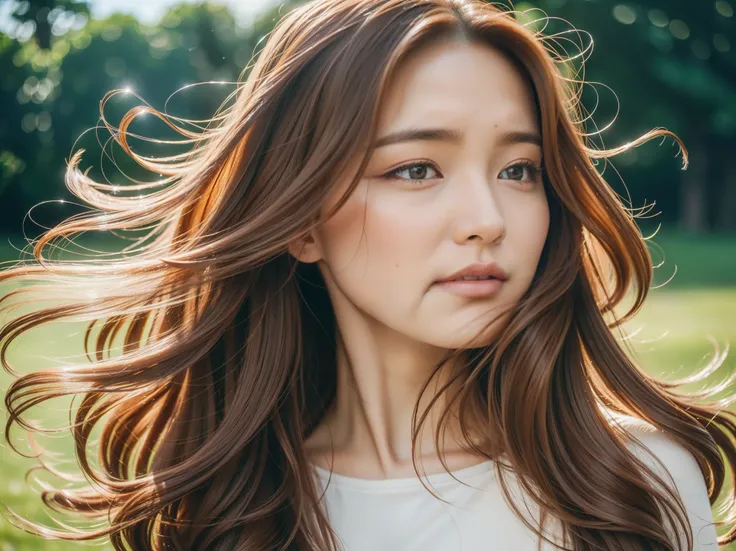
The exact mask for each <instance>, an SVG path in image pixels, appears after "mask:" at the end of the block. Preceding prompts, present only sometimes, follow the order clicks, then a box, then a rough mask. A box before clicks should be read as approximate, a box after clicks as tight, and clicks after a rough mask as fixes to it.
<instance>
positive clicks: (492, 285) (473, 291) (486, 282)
mask: <svg viewBox="0 0 736 551" xmlns="http://www.w3.org/2000/svg"><path fill="white" fill-rule="evenodd" d="M503 283H504V282H503V281H502V280H500V279H495V278H494V279H475V280H471V279H465V280H462V279H461V280H455V281H438V282H436V283H435V286H437V287H438V288H440V289H442V290H443V291H447V292H448V293H452V294H454V295H458V296H461V297H470V298H475V297H490V296H493V295H495V294H496V293H498V292H499V291H500V290H501V287H502V286H503Z"/></svg>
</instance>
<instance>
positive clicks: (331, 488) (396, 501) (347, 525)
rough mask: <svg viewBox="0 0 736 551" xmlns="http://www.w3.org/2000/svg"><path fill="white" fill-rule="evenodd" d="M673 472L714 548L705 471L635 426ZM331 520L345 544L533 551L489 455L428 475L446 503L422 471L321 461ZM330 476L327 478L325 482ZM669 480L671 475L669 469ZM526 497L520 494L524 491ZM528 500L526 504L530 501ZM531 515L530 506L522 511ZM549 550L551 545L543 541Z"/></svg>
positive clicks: (366, 549) (387, 549)
mask: <svg viewBox="0 0 736 551" xmlns="http://www.w3.org/2000/svg"><path fill="white" fill-rule="evenodd" d="M632 432H633V435H634V436H636V437H637V438H638V439H639V440H640V441H641V442H642V443H643V444H644V445H646V446H647V448H649V449H650V450H651V451H652V452H653V453H654V455H655V456H656V457H657V458H658V459H660V460H661V461H662V462H663V463H664V465H665V467H666V468H667V470H668V471H669V472H670V473H671V475H672V477H673V479H674V482H675V485H676V487H677V490H678V491H679V493H680V495H681V497H682V499H683V503H684V504H685V508H686V510H687V512H688V515H689V519H690V524H691V527H692V529H693V534H694V541H695V546H694V548H693V551H705V550H713V551H716V550H717V544H716V530H715V526H714V525H713V524H711V523H712V522H713V515H712V512H711V508H710V502H709V501H708V494H707V490H706V486H705V481H704V479H703V475H702V473H701V472H700V469H699V467H698V464H697V462H696V461H695V458H694V457H693V456H692V455H691V454H690V453H689V452H688V451H687V450H686V449H685V448H683V447H681V446H680V445H679V444H677V443H676V442H675V441H674V440H672V439H671V438H670V437H668V436H666V435H664V434H663V433H659V432H656V433H655V432H652V431H649V430H642V429H637V430H636V431H632ZM629 448H630V449H632V451H633V452H634V453H635V454H636V455H637V456H638V457H641V458H642V460H643V461H644V462H645V463H646V464H647V465H648V466H650V467H651V468H653V469H654V470H655V472H657V473H658V474H660V473H662V470H661V467H659V466H658V465H657V464H656V463H654V462H653V461H652V460H651V458H650V457H649V456H648V455H644V454H643V451H642V450H640V449H639V448H638V447H632V446H631V445H630V446H629ZM315 469H316V473H317V476H318V480H320V481H321V483H322V488H324V487H325V486H326V488H327V489H326V492H325V495H324V497H323V503H324V505H325V507H326V511H327V515H328V518H329V520H330V525H331V526H332V528H333V529H334V530H335V531H336V533H337V535H338V537H339V540H340V542H341V543H342V545H343V549H344V551H488V550H489V549H497V550H513V551H536V550H537V537H536V536H535V534H534V532H532V531H531V530H530V529H529V528H528V527H526V526H525V525H524V523H523V522H522V521H521V520H520V519H519V518H518V517H517V516H516V515H515V514H514V512H513V510H512V508H511V507H510V506H509V505H508V504H507V503H506V502H505V501H504V499H503V495H502V493H503V492H502V490H501V488H500V486H499V483H498V481H497V479H496V473H495V467H494V466H493V464H492V463H491V462H490V461H487V462H484V463H480V464H477V465H474V466H472V467H467V468H464V469H460V470H457V471H454V472H453V473H452V474H453V475H454V476H455V477H457V478H458V479H460V480H462V481H463V482H465V483H466V484H468V486H465V485H463V484H460V483H459V482H457V481H456V480H455V479H453V478H452V476H451V475H450V474H449V473H447V472H442V473H435V474H430V475H427V476H425V477H424V480H425V482H426V483H427V485H428V486H429V487H430V488H432V489H433V491H434V492H435V493H436V494H438V495H440V496H441V497H442V498H443V499H445V500H447V501H448V502H450V503H449V504H448V503H443V502H442V501H440V500H438V499H437V498H435V497H434V496H433V495H432V494H430V493H429V492H428V491H427V489H426V488H425V487H424V486H423V485H422V483H421V481H420V480H419V478H418V477H416V476H414V477H411V478H400V479H380V480H370V479H361V478H353V477H348V476H343V475H338V474H335V473H330V472H329V471H327V470H325V469H323V468H320V467H316V466H315ZM328 480H329V484H328ZM506 480H509V481H510V483H511V485H510V487H509V489H510V490H511V492H512V496H514V498H515V499H518V498H521V496H522V494H521V490H520V487H519V486H518V485H517V484H516V483H515V478H514V477H513V476H508V475H507V476H506ZM665 480H667V476H666V474H665ZM522 499H523V498H522ZM523 501H525V502H526V504H527V505H528V509H527V508H526V507H525V505H524V503H523ZM523 501H518V502H517V503H518V504H520V505H521V507H520V508H521V510H522V511H525V510H526V511H529V514H530V515H532V516H528V517H527V518H528V519H529V520H530V521H531V522H532V524H533V525H535V526H539V509H538V507H537V506H536V504H535V503H534V501H533V500H532V499H531V497H529V496H527V497H526V499H523ZM525 516H526V514H525ZM545 530H546V532H545V534H546V535H547V536H548V537H549V538H550V539H552V540H556V541H558V542H560V543H561V539H560V538H559V534H560V533H561V532H559V526H557V525H556V524H554V523H553V521H552V520H551V519H549V517H548V521H547V524H546V526H545ZM542 549H543V550H544V551H552V550H553V549H555V547H554V546H552V545H550V544H549V543H547V542H543V543H542Z"/></svg>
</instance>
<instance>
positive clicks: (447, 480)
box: [312, 460, 493, 491]
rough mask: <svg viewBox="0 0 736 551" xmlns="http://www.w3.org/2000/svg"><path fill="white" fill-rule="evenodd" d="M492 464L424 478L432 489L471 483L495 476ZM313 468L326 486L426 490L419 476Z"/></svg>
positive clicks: (356, 488)
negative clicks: (366, 474) (370, 475)
mask: <svg viewBox="0 0 736 551" xmlns="http://www.w3.org/2000/svg"><path fill="white" fill-rule="evenodd" d="M492 464H493V461H491V460H486V461H483V462H482V463H477V464H476V465H471V466H470V467H464V468H462V469H458V470H456V471H451V472H450V473H448V472H447V471H442V472H439V473H431V474H428V475H424V476H422V478H423V479H424V481H425V482H426V483H427V485H428V486H429V487H430V488H432V487H434V488H437V487H442V486H446V485H448V484H459V482H458V481H457V480H455V479H456V478H457V479H459V480H460V481H461V482H465V483H469V482H471V481H473V479H474V478H475V477H480V476H481V475H487V474H488V473H491V475H493V470H492V468H491V466H492ZM312 467H314V469H315V471H316V472H317V474H318V475H319V477H320V478H321V479H322V481H323V482H324V483H325V484H327V483H328V481H329V485H330V486H337V487H341V488H349V489H354V490H362V491H392V490H409V489H414V488H422V489H424V486H423V485H422V482H421V480H420V479H419V476H417V475H416V474H415V475H414V476H410V477H404V478H357V477H354V476H347V475H342V474H337V473H333V472H331V471H328V470H327V469H325V468H323V467H319V466H317V465H314V464H312ZM453 477H454V478H453Z"/></svg>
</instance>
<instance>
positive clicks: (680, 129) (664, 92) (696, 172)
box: [515, 0, 736, 232]
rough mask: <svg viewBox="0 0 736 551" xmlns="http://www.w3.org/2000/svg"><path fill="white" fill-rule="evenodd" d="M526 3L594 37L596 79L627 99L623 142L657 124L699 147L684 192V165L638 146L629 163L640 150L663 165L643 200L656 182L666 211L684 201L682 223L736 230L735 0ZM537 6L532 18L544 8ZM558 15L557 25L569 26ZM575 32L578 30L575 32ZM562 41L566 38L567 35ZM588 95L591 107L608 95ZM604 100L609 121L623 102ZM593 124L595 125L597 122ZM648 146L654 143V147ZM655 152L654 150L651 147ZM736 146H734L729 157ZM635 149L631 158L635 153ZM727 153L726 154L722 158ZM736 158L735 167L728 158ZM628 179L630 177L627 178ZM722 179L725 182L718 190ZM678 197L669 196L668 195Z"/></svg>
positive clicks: (645, 185) (589, 75) (553, 27)
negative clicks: (674, 180)
mask: <svg viewBox="0 0 736 551" xmlns="http://www.w3.org/2000/svg"><path fill="white" fill-rule="evenodd" d="M515 8H516V9H517V10H519V11H524V10H527V9H533V8H541V9H542V10H544V11H545V12H546V13H548V14H550V15H551V16H553V17H558V18H563V19H565V20H567V21H569V22H570V23H572V24H573V25H574V26H575V27H577V28H578V29H582V30H584V31H586V32H588V33H590V35H591V36H592V37H593V39H594V43H595V46H596V55H595V56H594V58H593V59H592V60H591V62H590V64H589V65H588V66H587V67H586V75H585V76H586V80H588V81H598V82H603V83H605V84H607V85H609V86H611V88H612V89H613V91H614V93H615V94H616V96H617V97H618V99H619V101H620V105H621V108H622V112H621V114H620V115H621V116H620V118H619V119H618V120H617V122H616V124H615V125H614V126H613V127H611V129H610V135H612V136H613V138H614V140H615V142H616V144H619V143H622V142H625V141H627V140H628V139H630V137H631V136H635V135H638V134H641V133H642V132H644V131H646V130H647V129H649V128H652V127H655V126H665V127H666V128H668V129H670V130H672V131H674V132H675V133H677V134H678V135H679V136H680V137H681V138H682V139H683V141H684V142H685V144H686V146H687V147H688V151H689V153H690V166H689V168H688V170H687V171H685V172H681V173H679V177H678V179H679V190H680V191H679V195H678V196H676V195H674V194H672V191H671V190H672V188H671V185H669V182H668V180H670V178H671V177H675V174H674V173H673V172H672V171H671V170H670V169H669V168H668V167H667V165H665V163H666V162H667V161H666V159H662V158H661V157H660V156H658V157H659V158H658V159H657V162H656V164H653V165H652V159H651V158H650V159H646V158H645V157H644V156H643V155H641V154H640V153H639V154H637V152H636V151H635V150H632V151H631V152H630V153H627V154H624V155H622V156H621V162H622V164H624V165H627V164H630V163H633V162H634V161H635V160H637V159H638V162H637V167H640V165H641V164H642V161H645V160H646V164H650V165H651V166H656V167H657V168H659V171H658V174H655V175H654V180H653V181H649V182H647V181H645V180H644V179H642V180H638V181H637V182H636V183H637V184H641V189H642V193H641V194H636V193H632V196H635V197H638V200H636V201H635V202H640V201H641V199H642V198H643V197H646V198H648V199H649V200H650V202H651V199H652V193H651V192H652V191H655V196H656V197H657V199H658V202H660V201H659V200H660V199H664V204H665V205H666V210H668V209H670V208H676V209H677V211H678V221H679V224H680V226H681V227H683V228H684V229H686V230H689V231H692V232H700V231H704V230H707V229H711V228H710V227H709V226H710V225H709V223H708V221H709V220H712V221H713V228H712V229H729V228H730V229H733V227H734V224H736V222H735V221H734V220H736V167H734V166H731V165H733V164H734V163H736V155H733V152H734V151H736V49H735V48H734V46H735V45H733V44H732V42H733V41H734V39H736V20H735V19H734V9H733V6H732V3H731V0H702V1H701V2H698V7H697V9H694V8H693V4H692V2H691V1H690V0H646V1H643V0H639V1H618V2H613V1H605V0H535V1H533V2H517V3H515ZM540 15H541V14H540V13H539V12H534V11H532V12H529V13H528V19H533V18H534V16H540ZM569 28H570V24H569V23H567V22H562V21H556V20H555V21H552V22H551V23H550V25H549V27H548V29H547V30H550V31H552V32H554V31H564V30H565V29H568V30H569ZM565 37H566V38H567V39H570V38H574V35H569V34H568V35H565ZM562 40H563V42H561V45H562V46H563V47H565V46H566V44H565V42H564V40H565V38H563V39H562ZM585 92H586V93H585V94H584V95H583V99H584V104H585V105H586V106H587V107H588V109H589V110H591V109H592V106H593V105H596V104H597V101H598V99H599V98H598V97H597V96H595V94H593V93H592V92H591V90H590V89H588V90H586V91H585ZM601 100H602V102H601V103H600V104H599V105H598V107H599V109H600V112H597V113H596V120H601V119H602V120H605V121H609V120H611V119H612V118H613V116H614V115H615V102H612V101H606V98H605V97H604V98H601ZM594 130H595V129H592V130H591V131H594ZM645 147H647V146H645ZM645 151H649V149H648V148H647V149H645ZM728 151H730V152H731V154H728V155H725V157H726V158H727V160H725V162H722V161H720V159H724V157H723V156H719V153H725V152H728ZM627 156H628V157H629V159H627ZM716 159H718V160H719V162H716V163H713V162H712V161H713V160H716ZM723 165H728V166H723ZM642 168H646V167H642ZM627 181H628V178H627ZM714 188H715V189H714ZM669 197H671V198H674V197H677V199H678V200H677V202H676V203H674V204H668V203H667V199H668V198H669Z"/></svg>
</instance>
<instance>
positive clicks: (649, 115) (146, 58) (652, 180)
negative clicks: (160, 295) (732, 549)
mask: <svg viewBox="0 0 736 551" xmlns="http://www.w3.org/2000/svg"><path fill="white" fill-rule="evenodd" d="M2 1H5V2H13V6H14V9H13V12H14V14H15V15H14V16H15V17H16V18H17V22H16V27H15V28H11V30H10V31H9V32H8V33H7V34H6V35H2V36H0V100H1V101H0V193H3V199H4V201H2V202H0V217H1V218H0V220H1V222H0V223H2V224H4V225H5V230H6V231H7V230H12V231H18V230H19V229H20V220H21V218H22V216H23V215H24V214H26V212H27V211H28V209H29V208H30V207H31V206H33V205H35V204H37V203H39V202H41V201H44V200H48V199H56V198H66V197H69V196H68V192H67V190H66V189H65V187H64V185H63V180H62V177H61V174H62V172H63V169H64V164H65V163H64V160H65V159H66V158H68V157H69V155H70V153H71V152H72V149H73V148H79V147H84V148H86V149H87V150H88V154H87V155H86V156H85V159H86V160H87V163H88V164H87V163H85V164H86V165H87V166H89V165H91V166H92V167H93V169H92V170H93V176H95V177H97V178H100V179H101V180H103V181H104V180H110V181H115V182H118V183H120V184H121V185H123V184H124V183H125V181H126V174H127V175H128V176H131V177H134V174H135V167H133V166H132V164H131V163H130V161H129V159H127V158H126V157H125V156H124V155H116V156H115V157H114V162H115V164H117V165H118V167H119V168H118V167H116V166H115V164H113V160H112V159H111V158H108V157H101V158H95V157H93V156H92V151H93V150H94V149H95V148H96V149H97V151H98V152H99V145H98V144H97V136H95V134H94V133H93V132H88V133H86V134H84V135H83V136H82V138H81V139H80V140H79V141H78V142H77V139H78V138H80V135H82V134H83V133H84V131H85V130H87V129H89V128H91V127H94V126H95V121H96V120H97V118H98V115H99V107H98V106H99V101H100V99H101V98H102V97H103V96H104V95H105V93H106V92H108V91H109V90H112V89H120V88H125V87H130V88H131V89H132V90H133V91H135V92H136V93H138V94H140V96H141V97H142V98H143V99H144V100H146V101H148V102H150V103H151V104H152V105H153V106H154V107H155V108H158V109H163V108H164V104H166V109H167V110H168V111H169V112H170V113H172V114H174V115H176V116H179V117H184V118H194V119H207V118H209V117H211V116H212V114H213V113H214V112H215V110H216V109H217V107H218V106H219V105H220V103H221V102H222V101H223V100H224V99H225V98H226V97H227V96H228V94H230V93H231V92H233V90H234V83H233V81H235V80H236V79H237V78H238V75H240V73H241V72H243V71H244V70H246V71H247V70H248V66H249V62H250V61H251V60H252V58H253V55H254V54H257V52H258V51H259V49H260V48H261V47H262V46H263V45H265V38H266V36H267V35H268V34H269V33H270V32H271V30H272V29H273V27H274V25H275V24H276V22H277V21H278V20H279V18H280V17H281V16H282V15H283V13H285V12H286V11H288V10H289V9H290V8H292V7H293V6H294V5H297V4H299V3H301V2H300V0H286V1H285V2H283V3H282V5H280V6H276V7H274V8H272V9H270V10H268V11H266V12H264V13H263V14H262V15H261V17H259V18H257V19H256V20H255V21H253V22H252V23H250V24H248V25H247V26H241V25H239V24H238V23H237V22H236V21H235V20H234V18H233V17H232V15H231V14H230V13H229V12H228V10H227V9H226V8H224V7H222V6H217V5H211V4H208V3H206V2H205V3H200V4H189V3H186V4H182V5H179V6H175V7H173V8H172V9H170V10H169V11H168V12H166V14H165V15H164V16H163V18H162V20H161V21H160V23H159V24H157V25H154V26H149V25H142V24H140V23H139V22H138V21H137V20H136V19H135V18H133V17H131V16H128V15H120V14H117V15H113V16H111V17H108V18H106V19H104V20H90V21H88V20H87V16H86V13H87V11H86V10H87V8H86V3H84V2H80V1H73V0H63V1H62V0H59V1H56V2H48V0H45V1H37V2H27V1H24V2H19V1H17V0H0V2H2ZM734 2H736V0H703V1H702V2H701V3H699V7H698V9H697V10H695V9H693V8H692V6H691V5H690V2H689V0H533V1H529V2H526V1H517V2H515V7H516V9H517V10H519V11H520V12H522V11H524V10H527V9H529V8H534V7H538V8H541V9H543V10H544V11H545V12H546V13H548V14H550V16H551V17H552V19H551V21H550V22H549V25H548V26H547V28H546V29H545V33H550V32H551V33H554V32H560V33H563V32H564V31H569V30H570V23H572V24H573V25H574V26H575V27H576V28H579V29H582V30H583V31H586V32H589V33H590V34H591V35H592V36H593V37H594V39H595V45H596V52H595V55H594V56H593V59H592V60H591V61H590V62H589V63H588V64H587V65H586V70H585V75H584V77H585V80H586V82H588V83H589V84H588V85H587V86H586V87H585V88H584V90H583V102H584V105H585V106H586V107H587V108H588V110H592V109H593V108H594V107H596V105H597V108H596V111H595V122H596V123H598V124H599V125H600V126H605V125H607V124H608V123H609V122H610V121H611V120H612V119H613V118H614V116H616V107H617V105H616V101H615V100H616V98H617V99H618V100H619V101H620V105H621V112H620V114H619V115H618V118H617V119H616V123H615V124H614V125H612V126H611V127H610V128H608V129H607V130H606V131H605V132H604V133H603V134H602V135H598V136H594V139H593V142H594V143H595V144H596V146H597V147H602V146H603V145H604V144H603V138H604V137H605V141H606V143H605V146H608V147H611V146H614V145H620V144H622V143H625V142H627V141H629V140H631V139H632V138H633V137H636V136H638V135H640V134H642V133H644V132H646V131H647V130H649V129H650V128H652V127H657V126H664V127H667V128H669V129H671V130H673V131H674V132H676V133H677V134H678V135H680V136H681V137H682V138H683V140H684V141H685V143H686V145H687V146H688V149H689V150H690V152H691V166H690V168H689V169H688V170H687V171H686V172H681V171H680V170H679V168H680V166H679V163H677V162H673V156H674V154H675V153H676V150H675V149H673V148H671V147H670V148H666V149H665V150H664V151H663V150H662V149H661V148H658V147H657V143H651V144H649V145H645V146H642V147H641V148H637V149H632V150H630V151H629V152H627V153H624V154H622V155H621V156H619V157H618V158H617V159H615V165H616V169H618V168H620V169H621V173H622V175H623V176H624V178H623V179H624V181H625V183H626V186H627V188H628V191H630V192H631V197H632V202H633V205H632V206H640V205H642V203H647V202H648V203H651V202H652V200H654V199H656V201H657V204H658V207H659V209H658V210H661V211H662V212H663V216H661V217H658V218H657V220H658V221H659V220H660V218H661V219H663V220H664V221H669V220H672V219H674V218H675V217H676V218H677V219H678V220H679V221H680V222H681V224H682V225H683V226H684V227H686V228H688V229H691V230H694V231H698V230H703V229H725V228H733V227H734V225H736V215H735V214H734V213H736V155H734V151H736V137H735V136H734V135H735V134H736V82H734V81H735V80H736V51H735V50H734V47H733V46H734V45H733V42H734V41H735V40H736V33H735V32H734V30H735V29H734V24H735V23H736V18H734V13H733V3H734ZM52 5H53V7H50V6H52ZM44 7H45V8H49V11H48V12H47V13H46V16H45V18H44V16H43V13H44V12H43V9H44ZM75 10H76V11H75ZM39 14H41V16H39ZM527 15H528V17H527V24H530V25H535V23H533V22H532V21H531V20H533V19H534V17H535V16H537V17H539V16H542V15H543V14H542V13H540V12H536V13H535V12H527ZM39 17H41V18H40V19H38V18H39ZM560 19H562V21H561V20H560ZM37 21H42V22H43V21H45V22H47V23H49V24H50V35H49V36H50V38H49V41H48V43H46V42H45V39H43V38H42V36H43V31H41V34H40V35H39V31H38V23H37ZM567 21H569V22H570V23H567ZM29 25H30V26H29ZM32 27H34V28H35V31H36V32H35V33H34V32H31V31H33V30H34V29H33V28H32ZM31 38H33V39H31ZM555 40H556V41H557V42H556V43H557V47H558V48H565V49H566V50H567V51H568V53H569V54H571V55H574V54H575V53H577V50H578V49H579V48H580V47H581V46H583V47H584V46H585V45H586V44H587V42H588V39H587V38H586V36H585V35H584V34H581V35H575V34H573V33H569V32H568V33H567V34H559V35H558V36H557V37H556V38H555ZM571 41H572V42H576V43H577V46H573V45H572V44H571ZM580 78H582V75H580ZM212 81H214V82H212ZM202 82H204V83H209V84H203V85H197V86H186V85H189V84H194V83H202ZM595 83H604V84H605V85H610V86H611V88H612V89H613V91H614V93H615V94H616V97H614V96H613V94H612V93H611V92H610V91H607V90H606V89H605V87H604V85H601V84H595ZM177 91H180V93H177V94H176V95H175V96H174V97H172V98H169V96H170V95H171V94H173V93H174V92H177ZM597 94H599V96H600V97H597ZM167 98H169V99H170V101H168V103H167ZM598 100H600V101H599V102H598ZM139 103H140V101H139V100H138V99H136V98H135V97H134V96H132V95H131V96H127V99H126V97H116V98H115V100H114V101H112V102H110V105H109V106H108V109H107V110H106V113H107V114H108V116H109V119H110V120H111V121H112V122H113V123H115V122H116V117H119V116H120V115H121V114H122V113H123V112H124V111H125V110H127V109H128V108H130V107H132V106H133V105H137V104H139ZM134 126H135V128H136V129H138V130H140V133H141V134H143V135H146V136H151V135H153V136H154V137H163V136H165V133H166V132H167V129H166V128H165V125H163V124H162V123H159V122H158V121H157V120H155V119H154V118H152V117H149V118H146V117H143V118H142V119H141V120H140V121H136V122H135V123H134ZM132 130H133V129H132ZM588 131H589V132H592V133H594V132H596V131H597V127H596V126H595V125H594V124H593V123H592V122H591V123H590V124H589V128H588ZM99 138H100V139H107V138H108V136H107V133H106V131H103V132H100V133H99ZM75 142H76V143H75ZM132 145H133V146H134V148H135V149H136V150H137V151H141V152H142V153H145V154H151V153H161V152H162V151H161V149H160V148H159V149H156V147H157V146H156V145H155V144H146V143H143V142H140V140H138V141H137V142H136V141H134V142H133V143H132ZM669 145H670V146H671V145H672V142H671V141H670V143H669ZM141 148H143V149H141ZM146 148H148V149H146ZM109 153H111V152H109ZM100 160H102V162H99V161H100ZM105 167H106V168H105ZM600 168H601V170H606V171H609V168H608V165H607V164H605V163H602V164H601V165H600ZM103 170H104V171H105V172H104V174H103V172H102V171H103ZM610 170H611V171H612V170H613V167H611V169H610ZM614 176H615V172H614V173H610V172H606V177H607V178H608V179H609V181H611V184H612V185H613V186H614V187H615V188H617V190H618V191H620V193H621V194H622V195H625V192H626V191H627V190H623V189H620V188H619V187H618V183H617V182H616V179H615V178H613V177H614ZM673 182H679V183H680V185H679V189H680V192H679V193H673V190H674V189H676V187H673ZM53 209H56V211H55V212H56V214H58V215H59V216H63V217H66V216H67V215H69V214H70V213H69V212H67V209H66V207H65V209H64V210H62V209H59V208H57V207H52V212H49V216H52V215H54V211H53ZM45 212H48V211H45ZM44 223H45V224H50V223H53V221H49V222H48V223H47V222H46V221H45V220H44Z"/></svg>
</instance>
